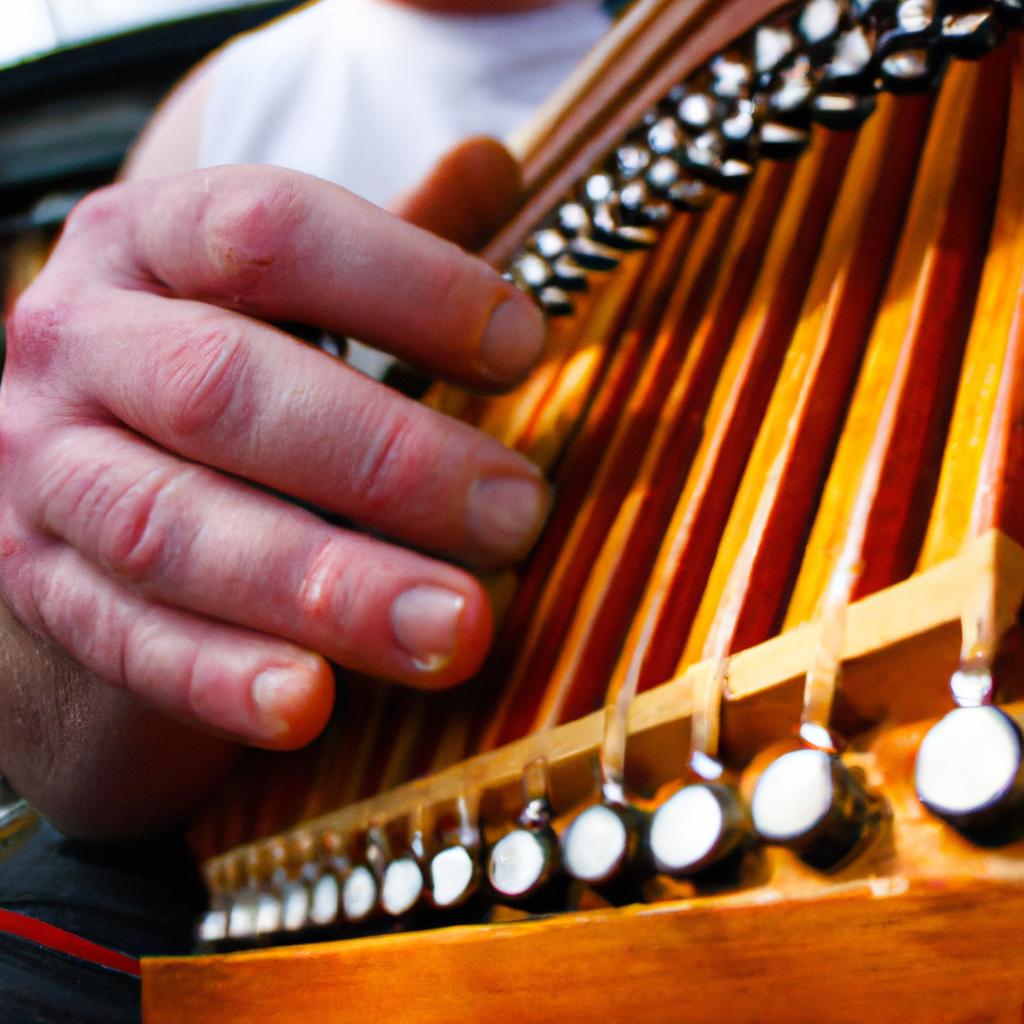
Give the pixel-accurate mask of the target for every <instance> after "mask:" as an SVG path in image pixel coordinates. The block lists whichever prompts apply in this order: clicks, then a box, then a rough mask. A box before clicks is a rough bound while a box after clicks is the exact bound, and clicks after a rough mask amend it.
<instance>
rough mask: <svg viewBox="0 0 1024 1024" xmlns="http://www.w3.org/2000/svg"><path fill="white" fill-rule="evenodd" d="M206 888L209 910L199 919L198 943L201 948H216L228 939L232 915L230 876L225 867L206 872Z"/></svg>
mask: <svg viewBox="0 0 1024 1024" xmlns="http://www.w3.org/2000/svg"><path fill="white" fill-rule="evenodd" d="M206 888H207V891H208V892H209V894H210V904H209V909H208V910H207V911H206V913H205V914H203V916H202V917H201V918H200V919H199V924H198V925H197V927H196V942H197V943H198V944H199V945H200V946H201V947H210V946H216V945H219V944H220V943H222V942H224V940H225V939H226V938H227V937H228V917H229V915H230V913H231V900H230V898H229V896H228V893H229V891H230V889H231V880H230V878H229V874H228V872H227V871H226V870H224V868H223V867H220V868H217V869H214V870H212V871H207V872H206Z"/></svg>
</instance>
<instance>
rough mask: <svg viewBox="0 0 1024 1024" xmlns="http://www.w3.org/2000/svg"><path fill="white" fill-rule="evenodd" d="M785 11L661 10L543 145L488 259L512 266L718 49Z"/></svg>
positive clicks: (693, 2) (778, 1) (775, 5)
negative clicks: (543, 224) (523, 197)
mask: <svg viewBox="0 0 1024 1024" xmlns="http://www.w3.org/2000/svg"><path fill="white" fill-rule="evenodd" d="M785 6H787V4H786V3H785V0H736V2H733V3H730V4H728V5H723V4H721V3H720V2H719V0H683V2H681V3H674V4H671V3H670V4H666V5H664V7H662V6H661V5H659V6H657V7H653V8H652V9H651V10H652V14H653V16H652V17H651V18H650V19H649V20H648V21H647V23H646V24H644V25H643V27H642V30H640V31H638V32H636V34H635V35H634V36H633V37H632V38H631V40H630V44H629V45H628V46H626V47H624V48H623V50H622V51H621V52H620V53H619V62H618V65H617V67H616V70H615V73H614V75H612V74H608V75H606V76H605V77H604V79H603V80H602V81H601V82H600V83H599V84H600V88H598V89H594V90H590V91H589V92H588V94H587V95H586V97H584V100H585V107H584V103H583V102H581V104H580V109H579V111H578V112H577V113H575V114H574V116H573V117H572V119H571V120H569V119H568V118H567V119H566V121H564V122H563V123H562V124H560V125H559V127H558V130H557V131H555V132H552V133H551V136H550V137H549V138H547V139H546V140H545V142H544V148H545V150H546V151H545V152H541V148H540V147H538V150H537V151H536V152H535V153H534V154H533V157H532V159H534V160H536V161H537V163H538V167H539V169H538V170H536V171H534V172H531V177H533V178H535V179H536V180H537V182H538V184H537V185H536V186H535V187H534V188H533V189H532V191H531V193H530V195H529V198H528V201H527V202H526V203H525V205H524V206H523V208H522V210H520V212H519V213H518V214H517V215H516V216H515V217H514V218H512V219H511V220H510V222H509V223H508V224H507V225H506V226H505V227H504V228H503V229H502V230H501V231H500V232H499V233H498V235H497V236H496V237H495V238H494V239H493V241H492V242H491V243H490V244H489V245H488V246H487V247H486V248H485V249H484V252H483V255H484V258H485V259H487V260H489V261H490V262H492V263H494V264H495V265H504V264H505V263H507V262H508V260H509V259H510V258H511V257H512V255H513V254H514V253H515V251H516V249H517V248H518V247H519V246H520V245H521V244H522V242H523V239H524V238H525V237H526V236H527V234H528V233H529V232H530V231H531V230H532V229H533V228H534V227H535V226H536V225H537V223H538V222H539V221H540V220H541V219H542V218H543V217H544V216H545V215H547V213H548V212H549V211H550V210H552V209H553V208H554V207H555V206H556V204H557V203H559V202H560V201H561V200H562V199H563V197H564V196H565V195H566V194H569V193H570V192H571V190H572V188H573V186H575V185H576V183H577V182H578V181H580V179H581V178H582V177H583V176H584V175H585V174H587V173H588V172H589V171H590V170H591V169H592V168H593V167H594V166H595V165H596V164H597V163H598V162H599V161H600V160H601V159H602V157H604V156H605V155H606V154H607V153H608V152H609V151H610V150H611V149H612V148H613V147H614V146H615V145H616V143H617V142H619V140H620V139H621V137H622V136H623V135H624V134H625V133H626V132H627V131H629V130H630V129H631V128H633V127H634V126H635V125H637V124H640V123H641V120H642V118H643V115H644V114H645V113H646V112H647V111H648V110H649V109H650V108H651V107H653V106H655V105H656V104H657V102H658V101H659V100H660V99H661V98H662V97H663V96H666V95H668V93H669V91H670V90H671V89H672V88H673V87H674V86H676V85H678V84H679V83H680V82H682V81H684V80H685V79H686V78H687V77H688V76H689V75H690V74H691V73H692V72H693V71H694V70H696V69H697V68H698V67H700V66H701V65H702V64H703V63H704V62H705V61H707V60H708V59H709V58H710V57H711V56H712V55H714V54H715V53H716V52H717V51H718V50H720V49H722V48H723V47H725V46H727V45H729V44H730V43H732V42H733V41H734V40H735V39H737V38H738V37H739V36H741V35H742V34H743V33H744V32H746V31H747V30H748V29H750V28H752V27H753V26H754V25H756V24H757V23H758V22H759V21H761V20H762V19H764V18H767V17H769V16H770V15H771V14H772V13H774V12H776V11H778V10H781V9H782V8H784V7H785ZM624 30H625V31H632V29H631V28H628V29H624ZM541 165H542V166H541Z"/></svg>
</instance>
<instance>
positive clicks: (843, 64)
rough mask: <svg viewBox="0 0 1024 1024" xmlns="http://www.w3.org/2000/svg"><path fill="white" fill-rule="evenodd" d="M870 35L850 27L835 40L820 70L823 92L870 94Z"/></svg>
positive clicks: (872, 48) (872, 49)
mask: <svg viewBox="0 0 1024 1024" xmlns="http://www.w3.org/2000/svg"><path fill="white" fill-rule="evenodd" d="M874 59H875V41H874V33H873V32H871V31H870V30H869V29H868V28H866V27H865V26H863V25H854V26H853V27H852V28H849V29H847V30H846V31H845V32H843V33H842V34H841V35H840V36H839V38H838V39H837V40H836V44H835V47H834V48H833V50H832V55H831V57H830V59H829V61H828V63H827V64H826V65H825V66H824V67H823V68H822V69H821V89H822V91H823V92H855V93H858V94H862V95H865V94H866V95H870V94H871V93H873V92H874V91H875V86H874V77H875V76H874Z"/></svg>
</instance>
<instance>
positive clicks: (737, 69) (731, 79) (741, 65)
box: [709, 54, 754, 100]
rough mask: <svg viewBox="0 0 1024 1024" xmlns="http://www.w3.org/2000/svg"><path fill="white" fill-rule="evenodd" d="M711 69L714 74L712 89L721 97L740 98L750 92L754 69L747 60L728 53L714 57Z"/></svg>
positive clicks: (728, 98)
mask: <svg viewBox="0 0 1024 1024" xmlns="http://www.w3.org/2000/svg"><path fill="white" fill-rule="evenodd" d="M709 69H710V71H711V76H712V83H713V84H712V86H711V91H712V92H713V93H714V94H715V95H716V96H718V97H720V98H721V99H727V100H738V99H740V98H741V97H744V96H747V95H749V93H750V87H751V84H752V82H753V77H754V73H753V69H752V68H751V67H750V66H749V65H748V64H747V62H746V61H744V60H742V59H740V58H738V57H734V56H728V55H726V54H719V55H718V56H717V57H715V58H713V59H712V61H711V63H710V65H709Z"/></svg>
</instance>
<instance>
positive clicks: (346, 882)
mask: <svg viewBox="0 0 1024 1024" xmlns="http://www.w3.org/2000/svg"><path fill="white" fill-rule="evenodd" d="M382 838H383V836H382V833H381V832H380V831H379V829H375V828H370V829H369V831H368V832H367V833H366V836H365V839H364V842H365V844H366V850H365V860H361V859H353V861H352V862H351V863H350V864H349V866H348V870H347V871H346V872H345V877H344V878H343V879H342V880H341V916H342V918H343V919H344V920H345V922H346V923H347V924H349V925H356V926H360V925H365V924H368V923H369V922H370V921H372V920H373V918H374V917H375V916H376V914H377V911H378V899H379V895H380V882H379V877H380V874H381V872H382V871H383V866H384V865H383V863H382V861H383V859H384V850H383V849H382Z"/></svg>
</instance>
